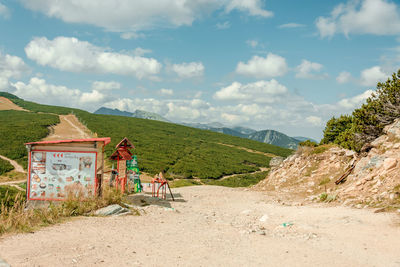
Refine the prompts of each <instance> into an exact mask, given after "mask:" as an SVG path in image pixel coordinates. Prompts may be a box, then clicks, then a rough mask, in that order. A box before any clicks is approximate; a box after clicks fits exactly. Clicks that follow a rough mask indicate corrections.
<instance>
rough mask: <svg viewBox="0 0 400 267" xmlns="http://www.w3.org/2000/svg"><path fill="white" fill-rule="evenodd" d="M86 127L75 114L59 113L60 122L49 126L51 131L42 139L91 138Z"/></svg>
mask: <svg viewBox="0 0 400 267" xmlns="http://www.w3.org/2000/svg"><path fill="white" fill-rule="evenodd" d="M91 137H92V135H91V133H90V130H89V129H87V128H86V127H85V126H84V125H83V124H82V123H81V122H80V121H79V120H78V119H77V118H76V117H75V115H72V114H70V115H60V123H59V124H57V125H55V126H53V127H52V128H51V133H50V135H49V136H47V137H46V138H45V139H44V140H57V139H77V138H91Z"/></svg>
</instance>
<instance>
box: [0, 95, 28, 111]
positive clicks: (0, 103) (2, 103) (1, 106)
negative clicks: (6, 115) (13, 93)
mask: <svg viewBox="0 0 400 267" xmlns="http://www.w3.org/2000/svg"><path fill="white" fill-rule="evenodd" d="M10 109H11V110H24V109H23V108H21V107H20V106H17V105H15V104H14V103H13V102H12V101H11V100H9V99H7V98H5V97H2V96H0V110H10Z"/></svg>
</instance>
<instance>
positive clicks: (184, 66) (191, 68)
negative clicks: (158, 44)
mask: <svg viewBox="0 0 400 267" xmlns="http://www.w3.org/2000/svg"><path fill="white" fill-rule="evenodd" d="M171 69H172V71H173V72H175V73H176V74H177V75H178V76H179V78H194V77H200V76H203V74H204V65H203V63H201V62H189V63H185V62H184V63H181V64H172V66H171Z"/></svg>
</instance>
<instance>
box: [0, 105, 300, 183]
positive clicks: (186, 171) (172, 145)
mask: <svg viewBox="0 0 400 267" xmlns="http://www.w3.org/2000/svg"><path fill="white" fill-rule="evenodd" d="M11 100H12V101H13V102H14V101H15V102H14V103H18V104H19V105H20V106H23V107H24V108H25V109H27V110H31V111H34V112H45V113H54V114H70V113H73V114H74V115H75V116H76V117H78V118H79V120H80V121H81V122H82V123H83V124H84V125H85V126H87V128H88V129H89V130H91V131H92V132H94V133H97V135H98V136H99V137H105V136H109V137H111V144H110V145H108V146H107V147H106V156H110V155H111V153H112V152H113V150H114V147H115V145H116V144H117V143H118V142H119V141H120V140H121V139H122V138H124V137H127V138H129V139H130V140H131V141H132V142H133V144H134V145H135V151H134V153H135V154H137V155H138V158H139V165H140V168H141V170H142V171H145V172H148V173H150V174H156V173H158V172H160V171H162V170H163V171H165V172H166V173H167V175H168V176H170V177H179V178H191V177H197V178H219V177H222V176H224V175H229V174H236V173H249V172H254V171H257V170H259V169H260V167H268V166H269V160H270V157H269V156H267V155H265V154H264V155H263V154H257V153H251V152H248V151H244V150H243V149H239V148H247V149H250V150H254V151H260V152H265V153H271V154H275V155H280V156H284V157H286V156H288V155H289V154H291V153H292V151H291V150H288V149H283V148H280V147H276V146H272V145H268V144H263V143H259V142H256V141H252V140H248V139H243V138H239V137H234V136H229V135H225V134H220V133H215V132H210V131H203V130H199V129H194V128H190V127H185V126H182V125H177V124H172V123H166V122H160V121H155V120H145V119H138V118H133V117H121V116H113V115H97V114H92V113H89V112H86V111H83V110H79V109H72V108H66V107H56V106H49V105H41V104H37V103H33V102H28V101H24V100H22V99H11ZM34 112H24V111H20V112H17V113H18V114H20V115H19V116H22V117H29V116H33V117H35V116H39V115H41V114H37V113H34ZM17 113H15V114H17ZM1 114H2V113H0V118H1ZM42 115H43V116H44V115H45V114H42ZM14 116H16V115H14V113H10V112H9V113H8V114H7V116H4V120H9V121H13V120H14ZM52 116H54V115H52ZM54 117H55V118H56V119H58V118H57V117H56V116H54ZM16 118H17V117H16ZM24 123H28V122H24ZM25 128H27V127H25ZM0 129H2V130H4V131H5V132H7V134H8V135H10V134H12V131H11V130H10V129H9V128H7V127H4V128H3V127H2V125H0ZM45 129H46V130H47V128H45ZM31 139H34V140H36V138H31V137H29V138H27V140H25V139H24V140H23V141H19V142H20V143H19V144H18V146H20V147H21V148H22V149H21V152H22V153H23V155H21V156H26V150H25V148H24V146H23V142H24V141H25V142H28V141H34V140H31ZM224 144H227V145H232V146H235V147H230V146H226V145H224ZM7 152H9V153H11V152H12V149H11V148H9V149H7Z"/></svg>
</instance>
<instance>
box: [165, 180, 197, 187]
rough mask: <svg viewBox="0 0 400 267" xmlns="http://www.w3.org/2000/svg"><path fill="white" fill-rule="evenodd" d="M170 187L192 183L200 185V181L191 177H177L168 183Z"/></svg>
mask: <svg viewBox="0 0 400 267" xmlns="http://www.w3.org/2000/svg"><path fill="white" fill-rule="evenodd" d="M169 185H170V187H171V188H178V187H184V186H193V185H201V183H199V182H197V181H195V180H193V179H178V180H174V181H172V182H170V183H169Z"/></svg>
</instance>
